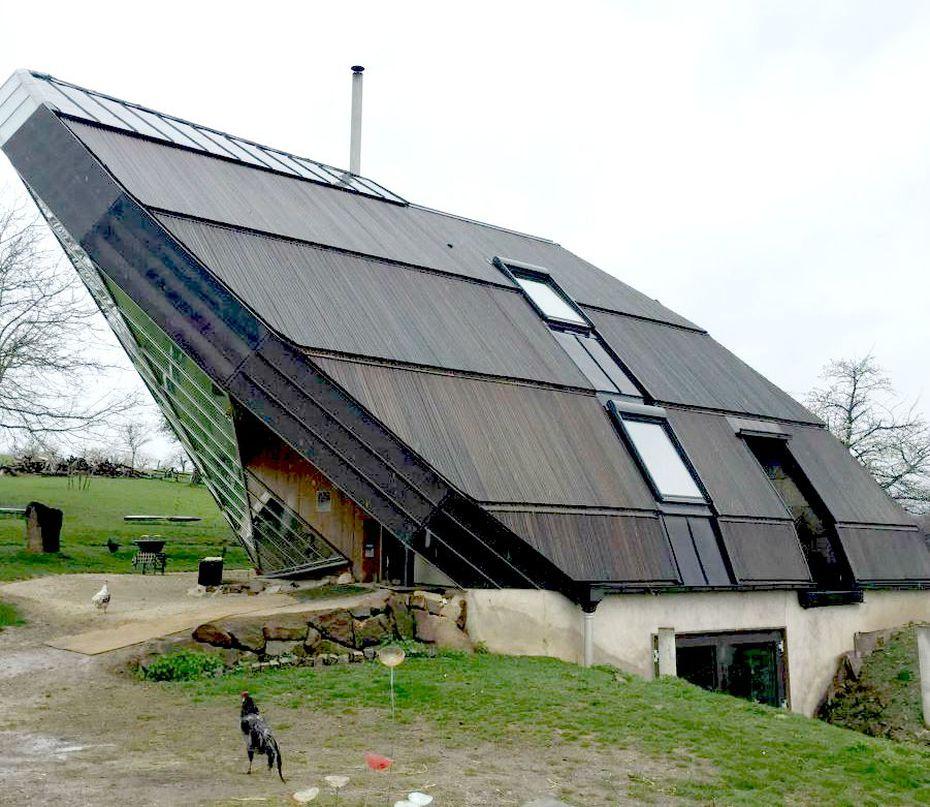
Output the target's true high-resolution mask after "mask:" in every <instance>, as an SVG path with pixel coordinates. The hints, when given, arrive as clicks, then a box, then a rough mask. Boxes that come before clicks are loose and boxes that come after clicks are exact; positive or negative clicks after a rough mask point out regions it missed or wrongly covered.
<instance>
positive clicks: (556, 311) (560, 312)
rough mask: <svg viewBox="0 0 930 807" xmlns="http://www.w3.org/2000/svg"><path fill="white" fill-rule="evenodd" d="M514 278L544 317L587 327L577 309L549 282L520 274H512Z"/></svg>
mask: <svg viewBox="0 0 930 807" xmlns="http://www.w3.org/2000/svg"><path fill="white" fill-rule="evenodd" d="M514 280H516V281H517V283H519V284H520V288H522V289H523V291H525V292H526V295H527V297H529V298H530V300H532V301H533V304H534V305H535V306H536V307H537V308H538V309H539V310H540V312H541V313H542V315H543V316H544V317H545V318H546V319H554V320H558V321H559V322H570V323H572V324H573V325H581V326H584V327H587V325H588V323H587V321H586V320H585V319H584V317H582V316H581V313H580V312H579V311H578V309H576V308H575V307H574V306H573V305H572V304H571V303H569V302H568V300H566V299H565V298H564V297H563V296H562V295H561V294H559V292H557V291H556V290H555V289H554V288H553V287H552V284H551V283H549V282H547V281H545V280H541V279H537V278H534V277H525V276H523V277H521V276H520V275H514Z"/></svg>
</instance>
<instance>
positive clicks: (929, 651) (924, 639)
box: [917, 625, 930, 727]
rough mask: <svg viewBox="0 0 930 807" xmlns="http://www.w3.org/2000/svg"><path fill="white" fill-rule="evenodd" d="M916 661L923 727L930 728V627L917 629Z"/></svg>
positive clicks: (925, 626)
mask: <svg viewBox="0 0 930 807" xmlns="http://www.w3.org/2000/svg"><path fill="white" fill-rule="evenodd" d="M917 659H918V661H919V663H920V698H921V704H922V705H923V713H924V725H925V726H928V727H930V626H927V625H924V626H923V627H920V628H917Z"/></svg>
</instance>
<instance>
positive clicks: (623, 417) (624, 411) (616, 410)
mask: <svg viewBox="0 0 930 807" xmlns="http://www.w3.org/2000/svg"><path fill="white" fill-rule="evenodd" d="M647 410H652V411H647ZM607 411H608V412H609V413H610V415H611V419H612V420H613V422H614V424H615V426H616V428H617V431H618V432H619V433H620V436H621V438H622V439H623V443H624V445H625V446H626V447H627V450H628V451H629V452H630V454H631V455H632V456H633V459H634V460H635V461H636V464H637V465H638V466H639V469H640V472H641V473H642V475H643V478H644V479H645V480H646V483H647V484H648V485H649V488H650V490H652V493H653V495H654V496H655V498H656V501H658V502H663V503H668V504H701V505H705V506H710V504H711V501H712V500H711V498H710V494H709V493H708V492H707V487H706V486H705V485H704V482H703V481H702V480H701V477H700V474H698V472H697V468H695V467H694V463H693V462H691V459H690V457H688V452H687V451H685V449H684V446H683V445H682V444H681V441H680V440H679V439H678V435H677V434H675V430H674V429H673V428H672V424H671V423H669V422H668V418H667V417H666V415H665V410H664V409H661V408H660V407H653V406H637V407H630V406H629V404H628V403H627V402H625V401H617V400H614V399H610V400H608V401H607ZM624 421H633V422H639V423H655V424H656V425H658V426H661V427H662V430H663V431H664V432H665V436H666V437H667V438H668V440H669V442H670V443H671V445H672V448H674V449H675V453H676V454H677V455H678V458H679V460H681V462H682V463H683V464H684V467H685V470H686V471H688V473H689V475H690V476H691V480H692V481H693V482H694V484H695V486H696V487H697V489H698V490H699V491H700V492H701V496H700V497H696V496H674V495H668V494H665V493H662V491H661V490H660V488H659V485H658V483H657V482H656V480H655V478H654V476H653V474H652V471H651V470H650V469H649V465H648V463H647V462H646V461H645V459H644V458H643V456H642V454H640V452H639V449H638V448H637V447H636V443H635V442H634V440H633V438H632V436H631V435H630V433H629V431H628V430H627V428H626V425H625V424H624Z"/></svg>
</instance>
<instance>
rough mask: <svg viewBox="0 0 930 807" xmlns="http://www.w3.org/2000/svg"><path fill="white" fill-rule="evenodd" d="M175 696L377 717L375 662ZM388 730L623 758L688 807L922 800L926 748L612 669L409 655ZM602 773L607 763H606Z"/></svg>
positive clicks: (217, 684)
mask: <svg viewBox="0 0 930 807" xmlns="http://www.w3.org/2000/svg"><path fill="white" fill-rule="evenodd" d="M167 686H177V687H179V688H180V690H181V691H183V692H185V693H187V695H188V696H189V697H190V698H191V699H192V700H194V701H204V700H213V699H222V700H223V701H225V702H229V703H236V702H237V697H238V693H239V692H240V691H241V690H243V689H247V690H248V691H249V692H251V693H253V694H254V695H255V696H256V699H257V701H258V703H259V704H261V705H262V706H263V708H274V709H281V708H290V709H294V710H297V711H298V712H299V713H301V714H299V715H298V716H297V719H302V718H303V717H306V719H317V718H316V715H318V714H320V713H329V714H330V715H331V717H332V718H333V719H338V715H340V714H345V713H346V712H347V710H354V709H358V708H368V709H371V710H374V711H375V712H380V714H381V715H382V719H385V720H387V719H389V717H388V715H389V714H390V712H389V709H390V707H389V706H388V703H389V701H388V671H387V670H386V669H385V668H383V667H381V666H380V665H378V664H358V665H345V666H342V665H335V666H332V667H327V668H322V669H321V668H306V667H298V668H289V669H278V670H269V671H263V672H261V673H246V672H235V673H231V674H227V675H224V676H222V677H221V678H215V679H209V680H206V679H204V680H197V681H191V682H188V683H181V684H170V685H167ZM396 686H397V690H396V691H397V720H398V721H399V722H401V723H405V724H408V725H410V726H412V727H415V726H416V725H418V724H419V723H420V722H421V721H425V722H426V723H428V724H430V725H431V726H432V727H433V728H435V729H436V730H438V732H439V734H440V736H441V737H442V742H443V743H444V744H446V745H449V746H450V747H451V746H458V747H472V746H474V745H475V744H476V743H492V744H497V745H498V746H500V748H501V753H508V754H509V753H512V752H513V749H515V748H519V749H521V752H523V751H525V750H526V749H532V748H533V747H550V746H552V744H553V743H560V744H567V745H569V746H576V747H578V748H579V749H583V753H584V754H586V755H596V754H598V753H601V752H603V753H604V754H605V757H604V759H605V760H609V759H610V752H612V751H613V750H615V749H618V748H619V749H630V750H634V751H637V752H640V753H646V754H648V755H650V756H653V757H655V758H657V759H662V760H667V761H668V762H669V774H668V777H665V778H663V779H662V780H660V781H651V780H648V779H643V780H641V781H640V780H637V781H635V782H632V783H631V786H632V789H633V793H634V795H635V796H636V797H637V798H641V799H643V800H646V801H649V800H661V801H668V797H674V798H676V799H680V800H682V801H684V802H687V803H700V804H711V803H714V804H741V805H742V804H745V805H749V804H752V805H758V804H831V805H832V804H849V805H853V804H856V805H859V804H873V805H887V804H915V803H930V752H928V751H927V750H925V749H923V748H921V747H918V746H914V745H906V744H897V743H891V742H888V741H886V740H879V739H873V738H869V737H863V736H862V735H860V734H856V733H854V732H851V731H847V730H845V729H840V728H837V727H835V726H830V725H827V724H825V723H823V722H821V721H818V720H812V719H809V718H805V717H801V716H799V715H795V714H791V713H788V712H785V711H783V710H779V709H773V708H770V707H766V706H760V705H757V704H752V703H749V702H746V701H742V700H739V699H736V698H731V697H729V696H726V695H721V694H716V693H710V692H705V691H704V690H701V689H698V688H697V687H694V686H691V685H690V684H688V683H686V682H684V681H682V680H679V679H661V680H658V681H644V680H640V679H636V678H632V677H630V676H626V675H623V674H620V673H618V672H617V671H616V670H613V669H611V668H605V667H601V668H594V669H587V670H586V669H581V668H579V667H576V666H574V665H571V664H565V663H562V662H559V661H555V660H552V659H542V658H512V657H506V656H497V655H491V654H480V655H464V654H462V655H445V654H441V655H438V656H437V657H436V658H431V659H426V658H411V659H409V660H407V661H405V662H404V663H403V664H402V665H401V666H400V667H398V668H397V685H396ZM605 764H607V763H605Z"/></svg>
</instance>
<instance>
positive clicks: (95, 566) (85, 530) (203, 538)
mask: <svg viewBox="0 0 930 807" xmlns="http://www.w3.org/2000/svg"><path fill="white" fill-rule="evenodd" d="M30 501H38V502H42V503H43V504H47V505H49V506H51V507H58V508H60V509H61V510H62V511H64V524H63V527H62V534H61V553H59V554H57V555H37V554H32V553H27V552H25V551H24V544H25V523H24V522H23V520H22V519H21V518H10V517H5V518H0V580H16V579H19V578H23V577H30V576H32V575H36V574H61V573H65V572H97V571H100V572H103V571H107V572H129V571H131V570H132V567H131V565H130V560H131V558H132V556H133V554H134V553H135V547H134V546H133V544H132V543H131V541H132V540H133V539H134V538H139V537H141V536H142V535H146V534H157V535H162V536H164V537H165V538H166V539H167V540H168V543H167V545H166V551H167V552H168V557H169V562H168V570H169V571H175V572H177V571H187V570H192V569H196V567H197V561H198V560H199V559H200V558H201V557H203V556H204V555H214V554H216V553H217V552H218V551H220V548H221V547H222V546H223V545H224V544H229V545H230V549H229V551H228V553H227V556H226V560H227V565H230V566H233V567H235V566H244V565H246V563H247V559H246V556H245V553H244V552H243V551H242V549H240V548H239V546H238V545H237V544H236V543H235V540H234V538H233V536H232V534H231V532H230V529H229V527H228V525H227V524H226V522H225V521H224V520H223V518H222V516H221V515H220V512H219V510H218V509H217V507H216V504H215V503H214V501H213V499H212V498H211V497H210V494H209V492H208V491H207V490H206V488H204V487H202V486H195V487H192V486H191V485H189V484H187V483H186V482H172V481H168V480H159V479H107V478H102V477H94V478H92V479H91V480H90V485H89V487H88V488H87V489H86V490H81V489H79V488H78V487H76V486H69V484H68V479H67V478H65V477H44V476H2V477H0V506H3V507H24V506H25V505H26V504H28V503H29V502H30ZM131 514H149V515H185V516H199V517H200V518H201V519H202V520H201V521H198V522H194V523H192V524H133V523H128V522H125V521H123V516H124V515H131ZM109 537H112V538H113V539H114V540H115V541H117V542H118V543H119V544H121V548H120V550H119V551H118V552H116V553H115V554H110V552H109V550H108V549H107V548H106V542H107V538H109Z"/></svg>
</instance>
